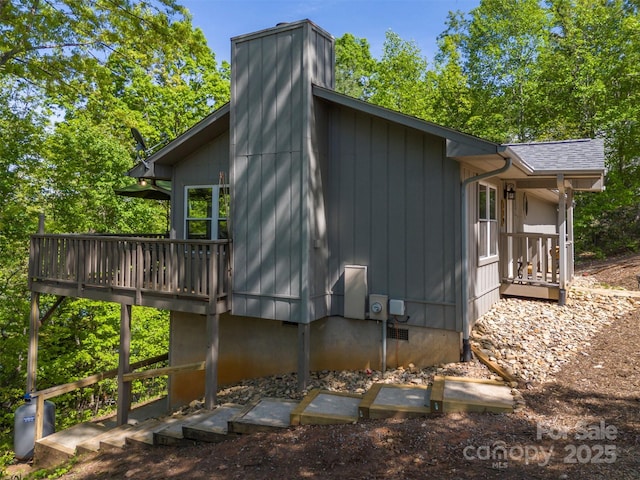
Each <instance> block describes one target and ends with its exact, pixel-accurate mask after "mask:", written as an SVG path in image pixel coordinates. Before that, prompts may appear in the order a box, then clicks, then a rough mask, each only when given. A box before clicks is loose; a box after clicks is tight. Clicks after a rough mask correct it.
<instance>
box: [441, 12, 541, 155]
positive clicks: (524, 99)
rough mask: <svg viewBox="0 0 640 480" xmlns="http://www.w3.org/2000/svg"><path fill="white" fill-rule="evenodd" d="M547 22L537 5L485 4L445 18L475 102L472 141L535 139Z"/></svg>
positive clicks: (448, 32) (447, 47)
mask: <svg viewBox="0 0 640 480" xmlns="http://www.w3.org/2000/svg"><path fill="white" fill-rule="evenodd" d="M547 22H548V21H547V16H546V12H545V10H544V8H543V7H542V6H541V5H540V2H539V1H538V0H516V1H513V0H483V1H482V2H480V5H479V6H478V7H477V8H476V9H474V10H472V11H471V12H470V14H469V15H468V16H464V15H454V16H450V17H449V21H448V29H447V31H446V36H447V37H448V38H449V39H451V41H454V42H456V43H457V44H458V51H459V55H460V56H461V59H462V61H463V65H464V67H463V72H464V74H465V76H466V77H467V78H468V81H469V86H470V89H471V95H472V97H473V100H472V106H471V110H472V113H471V117H470V118H469V121H468V126H469V129H470V130H471V131H472V132H473V133H475V134H476V135H479V136H482V137H485V138H489V139H492V140H495V141H500V142H504V141H529V140H533V139H535V138H537V136H538V128H537V119H538V116H539V114H538V111H537V107H538V106H539V104H540V101H541V99H540V98H539V97H538V89H539V85H538V79H539V75H538V72H537V59H538V56H539V55H540V52H541V51H542V50H543V49H544V48H545V46H546V38H547V35H548V32H549V29H548V28H547V27H548V23H547ZM442 48H444V49H445V50H444V52H443V53H446V52H447V51H451V46H450V45H447V44H445V45H443V47H442ZM449 55H450V54H449Z"/></svg>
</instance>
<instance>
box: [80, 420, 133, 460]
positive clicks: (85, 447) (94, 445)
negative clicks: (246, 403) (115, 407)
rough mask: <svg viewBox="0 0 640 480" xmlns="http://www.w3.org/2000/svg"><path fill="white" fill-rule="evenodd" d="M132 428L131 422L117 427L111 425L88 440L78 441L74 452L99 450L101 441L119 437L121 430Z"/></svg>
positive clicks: (82, 452)
mask: <svg viewBox="0 0 640 480" xmlns="http://www.w3.org/2000/svg"><path fill="white" fill-rule="evenodd" d="M131 428H133V425H131V424H125V425H120V426H119V427H112V428H109V429H108V430H106V431H104V432H103V433H101V434H99V435H96V436H94V437H91V438H89V439H88V440H86V441H84V442H82V443H79V444H78V445H77V447H76V453H77V454H78V455H82V454H84V453H91V452H97V451H99V450H100V445H101V443H102V442H108V441H109V440H110V439H111V438H114V437H119V436H121V435H123V432H125V431H126V430H130V429H131Z"/></svg>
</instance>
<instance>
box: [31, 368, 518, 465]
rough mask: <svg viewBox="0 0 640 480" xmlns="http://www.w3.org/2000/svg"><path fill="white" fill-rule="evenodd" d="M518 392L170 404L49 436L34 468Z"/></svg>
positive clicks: (417, 411) (470, 389)
mask: <svg viewBox="0 0 640 480" xmlns="http://www.w3.org/2000/svg"><path fill="white" fill-rule="evenodd" d="M513 407H514V397H513V395H512V392H511V388H510V387H508V386H506V385H505V384H504V383H502V382H496V381H493V380H483V379H470V378H459V377H440V376H436V377H435V378H434V382H433V384H432V386H430V387H427V386H422V385H404V384H403V385H398V384H383V383H378V384H375V385H373V386H372V387H371V388H370V389H369V391H368V392H366V393H365V395H364V396H361V395H355V394H347V393H339V392H330V391H326V390H313V391H311V392H310V393H309V394H308V395H307V396H306V397H305V398H304V399H303V400H302V401H301V402H299V403H298V402H296V401H294V400H286V399H280V398H263V399H260V400H257V401H255V402H252V403H250V404H248V405H246V406H241V405H233V404H226V405H221V406H219V407H217V408H216V409H214V410H212V411H208V410H206V411H205V410H202V411H198V412H195V413H192V414H190V415H173V416H164V417H162V416H161V415H162V414H164V413H165V412H166V399H161V400H159V401H156V402H151V403H149V404H147V405H145V406H144V407H143V408H140V409H136V410H133V411H132V412H131V413H130V415H129V424H127V425H123V426H120V427H116V426H115V422H114V421H113V419H103V421H102V422H100V423H95V422H93V423H83V424H80V425H76V426H74V427H71V428H68V429H67V430H64V431H61V432H57V433H54V434H52V435H49V436H47V437H45V438H43V439H41V440H39V441H38V442H36V445H35V452H34V465H35V466H37V467H39V468H48V467H51V466H55V465H58V464H60V463H63V462H65V461H67V460H68V459H69V458H71V457H72V456H73V455H75V454H76V453H85V452H96V451H109V450H118V449H123V448H125V447H126V446H151V445H180V444H183V443H188V442H193V441H199V442H219V441H223V440H226V439H228V438H233V437H234V436H235V435H239V434H250V433H254V432H266V431H274V430H280V429H283V428H288V427H290V426H292V425H329V424H340V423H355V422H357V421H358V420H360V419H367V418H372V419H373V418H391V417H393V418H406V417H416V416H426V415H429V414H436V413H443V412H495V413H509V412H512V411H513Z"/></svg>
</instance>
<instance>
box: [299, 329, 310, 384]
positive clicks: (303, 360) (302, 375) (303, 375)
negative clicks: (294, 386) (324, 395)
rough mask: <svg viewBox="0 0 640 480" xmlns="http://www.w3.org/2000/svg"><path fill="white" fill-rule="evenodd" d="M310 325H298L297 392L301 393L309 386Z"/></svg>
mask: <svg viewBox="0 0 640 480" xmlns="http://www.w3.org/2000/svg"><path fill="white" fill-rule="evenodd" d="M310 336H311V324H310V323H299V324H298V390H299V391H302V390H304V389H306V388H307V385H309V369H310V364H311V362H310V357H311V354H310V350H311V342H310V340H309V337H310Z"/></svg>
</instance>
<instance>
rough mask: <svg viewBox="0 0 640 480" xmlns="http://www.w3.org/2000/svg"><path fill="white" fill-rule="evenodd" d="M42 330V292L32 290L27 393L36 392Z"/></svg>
mask: <svg viewBox="0 0 640 480" xmlns="http://www.w3.org/2000/svg"><path fill="white" fill-rule="evenodd" d="M39 331H40V294H39V293H37V292H31V313H30V314H29V358H28V360H27V393H31V392H35V390H36V378H37V371H38V333H39Z"/></svg>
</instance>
